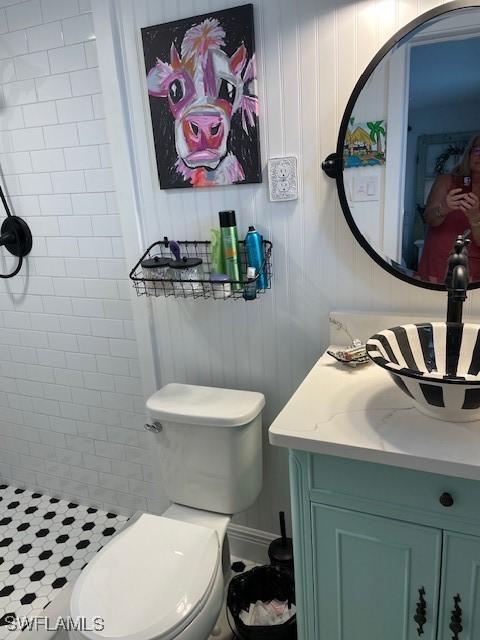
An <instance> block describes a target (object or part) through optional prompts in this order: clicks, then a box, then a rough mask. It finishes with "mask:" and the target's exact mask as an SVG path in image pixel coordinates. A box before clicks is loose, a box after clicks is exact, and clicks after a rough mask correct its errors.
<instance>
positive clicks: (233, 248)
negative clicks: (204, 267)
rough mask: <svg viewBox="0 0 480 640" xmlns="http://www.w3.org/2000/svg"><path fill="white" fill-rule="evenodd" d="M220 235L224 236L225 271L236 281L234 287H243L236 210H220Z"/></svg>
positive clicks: (236, 288) (235, 288)
mask: <svg viewBox="0 0 480 640" xmlns="http://www.w3.org/2000/svg"><path fill="white" fill-rule="evenodd" d="M218 215H219V216H220V236H221V238H222V252H223V258H224V263H225V271H226V273H227V275H228V277H229V278H230V280H234V281H236V282H233V283H232V289H234V290H238V289H241V288H242V284H241V283H240V282H239V281H240V266H239V257H240V256H239V250H238V233H237V223H236V221H235V211H220V213H219V214H218Z"/></svg>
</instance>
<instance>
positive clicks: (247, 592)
mask: <svg viewBox="0 0 480 640" xmlns="http://www.w3.org/2000/svg"><path fill="white" fill-rule="evenodd" d="M274 599H277V600H280V601H287V602H288V603H289V604H295V583H294V580H293V576H292V573H291V571H289V570H288V569H285V568H284V567H277V566H272V565H266V566H263V567H254V568H253V569H250V571H245V573H241V574H240V575H238V576H235V577H234V578H232V580H231V581H230V585H229V587H228V593H227V609H228V612H227V613H229V614H230V617H229V621H231V619H233V623H234V624H233V626H234V628H233V629H232V631H233V632H234V633H235V634H236V636H237V638H240V640H295V639H296V637H297V617H296V615H295V614H293V616H292V617H291V618H289V619H288V620H287V621H286V622H283V623H282V624H276V625H270V626H258V625H255V626H250V625H246V624H245V623H244V622H243V621H242V620H241V619H240V612H241V611H242V610H248V608H249V605H250V604H253V603H255V602H257V600H262V601H263V602H269V601H270V600H274Z"/></svg>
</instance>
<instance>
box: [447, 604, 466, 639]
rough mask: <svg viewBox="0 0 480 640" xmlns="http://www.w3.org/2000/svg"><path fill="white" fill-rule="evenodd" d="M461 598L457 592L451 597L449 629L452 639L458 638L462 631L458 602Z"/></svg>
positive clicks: (460, 610) (460, 611)
mask: <svg viewBox="0 0 480 640" xmlns="http://www.w3.org/2000/svg"><path fill="white" fill-rule="evenodd" d="M461 601H462V600H461V598H460V596H459V594H458V593H457V595H456V596H454V598H453V602H454V605H453V609H452V615H451V618H450V624H449V627H450V631H451V632H452V633H453V636H452V640H458V638H459V634H460V633H462V631H463V627H462V609H461V607H460V604H459V603H460V602H461Z"/></svg>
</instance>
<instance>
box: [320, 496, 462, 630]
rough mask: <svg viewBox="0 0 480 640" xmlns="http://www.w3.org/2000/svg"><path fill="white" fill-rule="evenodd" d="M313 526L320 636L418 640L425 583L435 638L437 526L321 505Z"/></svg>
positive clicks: (429, 623)
mask: <svg viewBox="0 0 480 640" xmlns="http://www.w3.org/2000/svg"><path fill="white" fill-rule="evenodd" d="M312 525H313V536H314V538H313V540H312V543H313V549H314V589H315V594H314V597H315V640H373V639H375V640H382V639H384V640H386V639H388V640H414V639H418V635H419V634H418V632H417V624H416V622H415V621H414V619H413V617H414V615H415V613H416V606H417V601H418V600H419V589H421V588H424V590H425V596H424V597H425V601H426V618H427V621H426V623H425V625H424V627H423V635H422V640H435V638H436V631H437V606H438V605H437V603H438V596H439V594H438V591H439V583H440V559H441V545H442V532H441V531H440V530H438V529H432V528H430V527H422V526H417V525H413V524H408V523H405V522H401V521H400V520H390V519H387V518H381V517H377V516H370V515H368V514H363V513H358V512H355V511H345V510H343V509H336V508H334V507H328V506H325V505H319V504H313V505H312ZM309 640H310V639H309ZM462 640H463V639H462Z"/></svg>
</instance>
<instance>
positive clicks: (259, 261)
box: [245, 225, 268, 289]
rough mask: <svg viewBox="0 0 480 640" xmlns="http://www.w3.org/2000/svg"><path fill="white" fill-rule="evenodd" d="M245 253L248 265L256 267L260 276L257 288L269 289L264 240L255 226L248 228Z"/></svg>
mask: <svg viewBox="0 0 480 640" xmlns="http://www.w3.org/2000/svg"><path fill="white" fill-rule="evenodd" d="M245 251H246V254H247V264H248V265H249V266H251V267H255V269H256V271H257V273H258V274H259V275H258V278H257V288H258V289H266V288H267V287H268V279H267V275H266V273H265V264H264V262H265V252H264V250H263V238H262V236H261V234H260V233H258V231H257V230H256V229H255V227H254V226H253V225H252V226H250V227H248V233H247V235H246V236H245Z"/></svg>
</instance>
